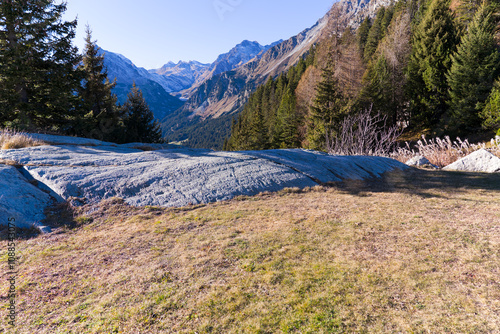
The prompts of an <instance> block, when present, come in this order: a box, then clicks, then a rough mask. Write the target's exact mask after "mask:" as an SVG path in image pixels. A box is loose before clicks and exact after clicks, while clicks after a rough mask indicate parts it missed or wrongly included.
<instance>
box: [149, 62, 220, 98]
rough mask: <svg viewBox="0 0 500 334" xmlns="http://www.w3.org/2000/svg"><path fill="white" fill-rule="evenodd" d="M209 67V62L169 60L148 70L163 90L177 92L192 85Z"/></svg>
mask: <svg viewBox="0 0 500 334" xmlns="http://www.w3.org/2000/svg"><path fill="white" fill-rule="evenodd" d="M209 67H210V64H202V63H199V62H197V61H190V62H184V61H179V62H178V63H177V64H175V63H173V62H169V63H167V64H165V65H163V67H161V68H159V69H154V70H149V73H150V74H151V76H152V79H153V80H155V81H156V82H157V83H159V84H160V85H162V87H163V88H164V89H165V91H167V92H169V93H177V92H180V91H183V90H185V89H188V88H190V87H192V86H193V85H194V84H195V83H196V82H197V81H198V79H199V78H200V77H201V76H202V75H203V74H205V73H206V72H207V71H208V69H209Z"/></svg>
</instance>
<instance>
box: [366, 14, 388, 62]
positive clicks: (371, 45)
mask: <svg viewBox="0 0 500 334" xmlns="http://www.w3.org/2000/svg"><path fill="white" fill-rule="evenodd" d="M385 11H386V9H385V7H382V8H380V9H379V10H378V12H377V16H376V17H375V20H374V22H373V24H372V26H371V27H370V31H369V32H368V36H367V37H366V43H365V47H364V59H365V62H369V61H370V60H371V57H372V55H373V54H374V53H375V51H376V50H377V46H378V43H379V42H380V40H381V39H382V35H383V27H382V22H383V21H384V15H385Z"/></svg>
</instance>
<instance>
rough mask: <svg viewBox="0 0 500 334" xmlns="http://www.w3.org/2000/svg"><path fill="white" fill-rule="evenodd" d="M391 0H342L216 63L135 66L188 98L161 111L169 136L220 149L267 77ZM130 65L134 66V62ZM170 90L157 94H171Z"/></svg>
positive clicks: (243, 45) (159, 115)
mask: <svg viewBox="0 0 500 334" xmlns="http://www.w3.org/2000/svg"><path fill="white" fill-rule="evenodd" d="M391 2H392V1H391V0H356V1H348V0H342V1H339V2H337V3H335V4H334V5H333V6H332V8H331V10H330V11H329V12H328V13H327V14H326V15H325V16H324V17H323V18H321V19H320V20H319V21H318V22H317V23H316V24H315V25H314V26H313V27H311V28H309V29H305V30H304V31H302V32H301V33H299V34H297V35H296V36H293V37H291V38H289V39H287V40H285V41H278V42H276V43H273V44H271V45H269V46H262V45H260V44H259V43H257V42H250V41H243V42H242V43H240V44H238V45H237V46H235V47H234V48H233V49H232V50H230V51H229V52H228V53H225V54H222V55H220V56H219V57H218V58H217V60H216V61H215V62H214V63H212V64H201V63H199V62H195V61H191V62H179V63H177V64H175V63H172V62H169V63H167V64H165V65H164V66H163V67H162V68H160V69H156V70H149V71H147V70H145V69H137V68H135V69H134V71H133V72H134V73H137V75H139V76H141V80H147V81H148V82H150V83H151V82H154V83H155V84H156V85H160V86H161V87H162V88H163V90H164V92H168V93H171V94H173V95H177V96H179V97H181V98H182V100H183V101H185V104H183V105H181V106H180V105H179V104H178V103H174V105H175V106H177V107H178V109H177V108H176V110H175V111H172V108H166V109H165V110H168V111H166V112H163V113H161V112H155V115H156V116H157V118H158V119H160V120H161V123H162V128H163V130H164V133H165V135H167V138H168V139H169V140H175V141H182V142H184V143H186V142H187V144H188V145H190V146H197V145H196V144H195V143H193V141H192V134H193V133H197V134H198V136H199V135H200V134H201V135H206V136H208V137H213V139H210V140H209V142H212V143H213V145H211V148H220V147H221V145H222V141H223V140H224V138H225V137H226V136H227V135H228V134H229V127H230V120H231V118H232V117H233V116H231V115H234V114H236V113H238V112H239V111H241V109H242V107H243V106H244V104H245V103H246V101H247V99H248V97H249V96H250V94H251V93H252V92H253V91H254V90H255V89H256V88H257V87H258V86H259V85H261V84H263V83H264V82H265V81H266V80H267V78H269V77H276V76H277V75H279V74H280V73H283V72H285V71H287V70H288V69H289V68H290V67H291V66H293V65H295V64H296V63H297V61H298V60H299V59H300V58H301V57H303V56H304V55H305V54H306V53H307V52H308V51H309V49H310V48H311V46H313V45H314V44H316V43H318V42H319V41H320V40H321V39H323V38H327V37H329V36H330V35H331V34H332V32H333V31H334V30H335V29H337V30H338V32H340V33H341V32H342V31H343V29H345V27H347V26H351V27H353V28H356V27H357V26H358V25H359V24H360V23H361V22H362V20H363V19H364V18H365V17H366V16H370V17H373V16H374V15H375V14H376V11H377V10H378V9H379V8H380V7H382V6H386V5H389V4H390V3H391ZM122 58H124V57H123V56H122ZM121 60H123V59H121ZM127 63H128V65H132V66H133V64H132V63H131V62H130V61H128V62H127ZM109 74H110V77H111V78H112V77H113V76H114V75H115V68H114V67H113V66H111V70H109ZM131 79H133V76H129V81H130V80H131ZM153 86H154V85H153ZM156 88H157V87H156ZM164 92H161V93H160V92H155V94H153V95H157V96H165V93H164ZM147 101H148V103H150V104H151V102H150V101H149V100H148V99H147ZM152 109H153V108H152ZM215 128H217V130H216V131H214V129H215Z"/></svg>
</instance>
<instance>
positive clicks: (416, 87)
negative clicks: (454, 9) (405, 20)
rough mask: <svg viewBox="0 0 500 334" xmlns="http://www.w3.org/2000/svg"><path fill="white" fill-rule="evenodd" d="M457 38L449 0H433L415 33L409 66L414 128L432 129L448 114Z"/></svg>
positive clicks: (409, 92) (409, 88)
mask: <svg viewBox="0 0 500 334" xmlns="http://www.w3.org/2000/svg"><path fill="white" fill-rule="evenodd" d="M456 44H457V38H456V32H455V26H454V23H453V17H452V14H451V11H450V9H449V3H448V0H433V1H432V3H431V4H430V6H429V8H428V9H426V12H425V15H424V17H423V18H422V20H421V22H420V23H419V25H418V26H417V27H416V29H415V33H414V36H413V48H412V54H411V57H410V63H409V65H408V72H409V83H408V86H407V87H408V94H409V96H410V110H411V112H412V121H413V123H414V125H417V126H422V127H428V126H430V127H432V126H435V125H436V124H438V123H439V121H440V120H441V118H442V117H443V115H444V113H445V112H446V110H447V102H448V99H449V96H448V82H447V80H446V73H447V72H448V70H449V69H450V66H451V57H450V56H451V54H452V53H453V51H454V50H455V48H456Z"/></svg>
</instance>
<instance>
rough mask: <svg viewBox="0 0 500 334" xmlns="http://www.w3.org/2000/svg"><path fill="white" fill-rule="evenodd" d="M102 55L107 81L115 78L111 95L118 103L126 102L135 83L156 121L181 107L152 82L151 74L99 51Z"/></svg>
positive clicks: (179, 102) (123, 59)
mask: <svg viewBox="0 0 500 334" xmlns="http://www.w3.org/2000/svg"><path fill="white" fill-rule="evenodd" d="M102 53H104V65H105V66H106V68H107V70H108V77H109V79H110V80H113V79H115V78H116V87H115V89H114V90H113V93H114V94H116V96H117V97H118V102H119V103H124V102H125V101H126V99H127V95H128V93H129V92H130V89H131V88H132V85H133V84H134V82H135V84H136V85H137V87H139V88H140V89H141V91H142V93H143V95H144V98H145V100H146V102H147V103H148V104H149V107H150V108H151V111H152V112H153V114H154V115H155V118H156V119H162V118H165V117H167V116H168V115H169V114H170V113H172V112H173V111H175V110H177V109H178V108H180V107H181V106H182V105H183V102H182V101H181V100H179V99H178V98H176V97H174V96H172V95H170V94H169V93H167V92H166V91H165V89H164V88H163V87H162V86H161V85H160V84H158V83H157V82H155V81H154V80H152V79H151V74H150V73H149V72H148V71H147V70H145V69H143V68H138V67H137V66H135V65H134V64H133V63H132V62H131V61H130V60H129V59H127V58H126V57H124V56H122V55H120V54H117V53H113V52H110V51H104V50H101V54H102Z"/></svg>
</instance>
